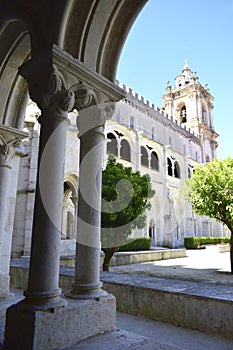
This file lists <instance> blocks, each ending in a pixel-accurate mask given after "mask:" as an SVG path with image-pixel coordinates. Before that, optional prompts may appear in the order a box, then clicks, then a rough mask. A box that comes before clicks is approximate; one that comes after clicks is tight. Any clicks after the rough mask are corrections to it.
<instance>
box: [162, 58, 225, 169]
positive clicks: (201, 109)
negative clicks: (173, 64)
mask: <svg viewBox="0 0 233 350" xmlns="http://www.w3.org/2000/svg"><path fill="white" fill-rule="evenodd" d="M162 101H163V107H162V109H163V110H164V112H165V113H167V114H168V115H169V116H171V117H172V118H173V120H174V121H176V122H177V124H178V125H180V126H181V127H185V128H186V129H187V130H189V129H190V132H194V134H195V135H196V136H198V137H199V139H200V141H201V145H202V161H203V162H206V161H211V160H212V159H213V158H214V157H216V148H217V142H216V140H215V139H216V138H217V137H218V134H217V133H216V132H215V131H214V126H213V108H214V106H213V101H214V97H213V96H212V95H211V94H210V92H209V88H208V84H206V85H205V86H203V85H201V84H200V82H199V81H198V77H197V75H196V72H195V73H193V72H192V71H191V69H190V68H189V66H188V63H187V60H185V64H184V67H183V70H182V73H181V74H179V75H177V77H176V78H175V86H174V87H173V88H172V86H171V85H170V82H169V81H168V82H167V85H166V93H165V94H164V95H163V96H162Z"/></svg>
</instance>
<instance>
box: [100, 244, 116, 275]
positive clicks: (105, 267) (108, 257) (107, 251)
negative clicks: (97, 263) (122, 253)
mask: <svg viewBox="0 0 233 350" xmlns="http://www.w3.org/2000/svg"><path fill="white" fill-rule="evenodd" d="M116 249H117V248H116V247H114V248H107V249H104V250H103V251H104V262H103V271H109V265H110V260H111V258H112V256H113V254H114V253H115V251H116Z"/></svg>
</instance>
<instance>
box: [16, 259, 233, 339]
mask: <svg viewBox="0 0 233 350" xmlns="http://www.w3.org/2000/svg"><path fill="white" fill-rule="evenodd" d="M28 266H29V259H26V258H25V259H23V258H20V259H13V260H12V263H11V276H12V277H11V282H12V286H14V287H16V288H25V289H26V287H27V278H28ZM73 279H74V268H72V267H61V268H60V287H61V288H62V289H63V291H67V290H70V289H71V283H72V281H73ZM101 280H102V282H103V287H104V289H105V290H107V291H108V292H109V293H111V294H113V295H115V297H116V300H117V310H118V311H122V312H125V313H129V314H133V315H140V316H143V317H146V318H150V319H154V320H160V321H165V322H170V323H173V324H175V325H177V326H181V327H188V328H191V329H196V330H201V331H204V332H208V333H215V334H216V333H217V334H219V335H222V336H225V337H229V338H233V317H232V315H233V287H232V286H226V285H215V284H210V283H202V282H190V281H181V280H175V279H167V278H158V277H150V276H139V275H129V274H123V273H112V272H105V273H104V272H101Z"/></svg>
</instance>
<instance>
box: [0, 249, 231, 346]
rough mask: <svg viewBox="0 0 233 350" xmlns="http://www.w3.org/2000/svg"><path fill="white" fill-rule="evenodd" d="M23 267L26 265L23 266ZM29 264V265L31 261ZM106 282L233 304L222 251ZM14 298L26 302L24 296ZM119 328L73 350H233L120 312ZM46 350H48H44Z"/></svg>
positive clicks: (122, 269) (214, 338)
mask: <svg viewBox="0 0 233 350" xmlns="http://www.w3.org/2000/svg"><path fill="white" fill-rule="evenodd" d="M21 263H22V261H21ZM24 264H25V265H27V264H28V261H26V260H25V262H24ZM62 270H63V271H62V272H63V273H65V272H66V274H68V275H73V269H72V268H65V269H62ZM101 279H102V280H103V281H104V280H105V279H107V280H111V279H112V280H114V279H115V280H116V279H121V281H122V282H123V283H124V282H125V283H133V284H140V283H142V279H143V283H146V284H147V286H148V287H150V286H151V283H152V282H153V285H156V284H157V286H158V287H159V288H161V289H162V288H164V289H165V290H169V288H170V289H171V288H172V289H173V290H176V291H179V293H191V294H192V293H194V294H195V295H196V294H197V293H199V294H200V295H202V296H203V295H206V296H208V297H213V298H215V297H216V298H220V299H222V300H233V276H232V275H231V274H230V257H229V253H219V252H218V248H217V247H208V248H207V249H206V250H199V251H187V257H186V258H179V259H170V260H166V261H165V260H164V261H156V262H150V263H140V264H134V265H127V266H116V267H112V268H111V272H110V273H101ZM14 292H15V294H14V295H12V296H11V297H10V298H9V299H8V305H9V304H11V303H12V302H13V300H14V296H15V297H16V299H17V296H18V297H19V296H20V297H22V294H21V292H22V291H14ZM3 312H4V310H3V307H1V301H0V316H1V317H0V318H1V321H3V319H2V316H3ZM117 328H118V330H116V331H114V332H109V333H106V334H101V335H98V336H95V337H92V338H89V339H87V340H84V341H82V342H80V343H79V344H77V345H75V346H72V347H69V348H67V350H83V349H87V350H92V349H93V350H94V349H95V350H98V349H100V350H117V349H119V348H121V349H135V350H136V349H142V350H143V349H144V350H154V349H155V350H156V349H160V350H182V349H183V350H184V349H186V350H207V349H211V350H232V349H233V340H231V339H226V338H223V337H219V336H218V335H208V334H205V333H202V332H200V331H194V330H190V329H187V328H182V327H175V326H174V325H170V324H168V323H165V322H159V321H154V320H148V319H144V318H142V317H136V316H133V315H125V314H121V313H117ZM2 339H3V322H1V324H0V343H1V341H2ZM44 350H46V349H44Z"/></svg>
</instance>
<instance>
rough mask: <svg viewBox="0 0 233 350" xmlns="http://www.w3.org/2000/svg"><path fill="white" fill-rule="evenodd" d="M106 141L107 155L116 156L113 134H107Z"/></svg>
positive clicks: (115, 143)
mask: <svg viewBox="0 0 233 350" xmlns="http://www.w3.org/2000/svg"><path fill="white" fill-rule="evenodd" d="M107 140H108V142H107V153H111V154H114V155H115V156H118V143H117V138H116V136H115V134H114V133H113V132H109V133H108V134H107Z"/></svg>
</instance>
